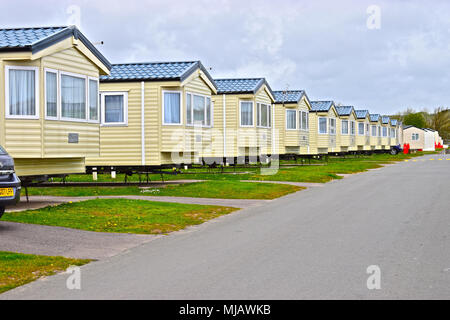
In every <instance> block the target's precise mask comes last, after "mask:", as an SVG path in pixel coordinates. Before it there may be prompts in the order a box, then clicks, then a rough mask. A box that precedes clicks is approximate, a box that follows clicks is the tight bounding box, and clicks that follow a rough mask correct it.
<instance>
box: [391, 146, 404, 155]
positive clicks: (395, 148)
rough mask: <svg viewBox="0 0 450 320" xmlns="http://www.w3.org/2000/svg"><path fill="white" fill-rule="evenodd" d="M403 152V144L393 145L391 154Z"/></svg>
mask: <svg viewBox="0 0 450 320" xmlns="http://www.w3.org/2000/svg"><path fill="white" fill-rule="evenodd" d="M402 152H403V148H402V146H401V145H398V146H392V147H391V154H392V155H393V156H395V155H396V154H398V153H402Z"/></svg>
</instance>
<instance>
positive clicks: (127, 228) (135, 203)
mask: <svg viewBox="0 0 450 320" xmlns="http://www.w3.org/2000/svg"><path fill="white" fill-rule="evenodd" d="M235 210H237V209H236V208H229V207H219V206H203V205H194V204H179V203H164V202H151V201H145V200H127V199H96V200H89V201H82V202H74V203H66V204H61V205H58V206H54V207H46V208H43V209H37V210H28V211H22V212H10V213H5V215H4V216H3V220H4V221H11V222H21V223H31V224H41V225H48V226H58V227H67V228H73V229H81V230H88V231H96V232H115V233H137V234H165V233H169V232H172V231H177V230H181V229H184V228H186V227H188V226H191V225H197V224H201V223H203V222H205V221H208V220H211V219H214V218H217V217H219V216H222V215H225V214H229V213H231V212H233V211H235Z"/></svg>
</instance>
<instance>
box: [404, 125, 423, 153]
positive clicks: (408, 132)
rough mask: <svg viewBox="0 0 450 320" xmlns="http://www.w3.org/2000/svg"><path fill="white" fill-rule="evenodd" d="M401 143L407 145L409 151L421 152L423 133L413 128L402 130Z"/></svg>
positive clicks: (419, 129) (407, 127)
mask: <svg viewBox="0 0 450 320" xmlns="http://www.w3.org/2000/svg"><path fill="white" fill-rule="evenodd" d="M403 141H404V143H405V144H409V146H410V149H411V150H423V149H424V148H425V131H424V130H423V129H421V128H416V127H414V126H406V127H404V128H403Z"/></svg>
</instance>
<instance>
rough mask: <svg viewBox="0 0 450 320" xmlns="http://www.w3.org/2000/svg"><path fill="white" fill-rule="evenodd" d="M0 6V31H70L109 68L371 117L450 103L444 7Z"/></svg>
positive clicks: (266, 0) (449, 8) (103, 1)
mask: <svg viewBox="0 0 450 320" xmlns="http://www.w3.org/2000/svg"><path fill="white" fill-rule="evenodd" d="M0 1H1V3H2V6H1V7H2V10H1V11H0V25H1V26H2V27H29V26H51V25H66V24H73V23H74V22H76V23H79V24H80V26H79V27H80V28H81V30H82V32H83V33H84V34H85V35H86V36H87V37H88V38H89V39H90V40H91V41H92V42H97V41H104V45H103V46H99V49H100V51H101V52H102V53H103V54H104V55H105V56H106V57H107V58H108V59H109V60H110V61H111V62H112V63H123V62H146V61H184V60H201V61H202V63H203V64H204V65H205V66H206V67H208V68H211V74H212V76H213V77H214V78H223V77H265V78H266V79H267V80H268V82H269V84H270V86H271V87H272V89H273V90H282V89H285V88H289V89H305V90H306V92H307V94H308V96H309V97H310V99H311V100H334V101H335V102H336V103H341V104H343V105H353V106H355V107H356V108H358V109H366V108H367V109H369V110H370V111H371V112H372V113H382V114H391V113H395V112H397V111H400V110H403V109H405V108H407V107H412V108H416V109H422V108H424V107H427V108H428V109H430V110H431V109H433V108H435V107H438V106H449V104H450V103H449V102H450V87H449V84H450V81H449V80H450V76H449V71H450V50H449V49H450V46H449V44H450V41H449V40H450V19H449V14H450V2H449V1H444V0H442V1H440V0H433V1H400V0H398V1H395V0H389V1H379V0H372V1H365V0H358V1H356V0H355V1H332V0H329V1H317V0H316V1H313V0H310V1H299V0H296V1H295V0H292V1H291V0H278V1H274V0H259V1H248V0H240V1H238V0H208V1H206V0H198V1H188V0H185V1H181V0H172V1H167V0H125V1H114V0H98V1H96V0H90V1H74V0H72V1H65V0H39V1H24V0H15V1H7V0H0ZM72 5H76V6H77V7H78V8H79V9H80V14H79V19H78V18H77V17H78V15H77V9H76V8H75V10H71V9H73V7H72ZM371 5H376V6H377V7H378V8H379V9H380V11H379V13H380V14H379V15H378V14H377V11H376V8H375V11H373V9H372V8H371V9H370V10H369V12H368V8H369V6H371ZM70 12H72V14H71V13H70ZM378 17H379V18H380V19H378ZM368 22H369V27H370V28H369V27H368ZM378 22H379V24H378Z"/></svg>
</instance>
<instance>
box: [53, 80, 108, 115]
mask: <svg viewBox="0 0 450 320" xmlns="http://www.w3.org/2000/svg"><path fill="white" fill-rule="evenodd" d="M62 76H70V77H74V78H80V79H84V92H85V102H84V109H85V111H84V114H85V116H86V117H85V119H77V118H66V117H63V116H62V92H61V91H62V90H61V85H62ZM88 78H89V77H88V76H85V75H82V74H78V73H73V72H67V71H59V77H58V83H59V87H58V91H59V94H58V97H59V106H60V112H59V120H62V121H69V122H88V118H89V114H88V105H89V92H88V91H89V84H88V83H89V81H88ZM99 90H100V89H99Z"/></svg>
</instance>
